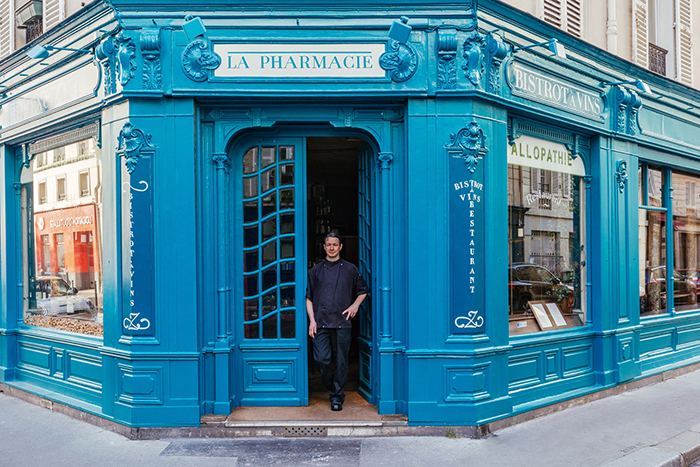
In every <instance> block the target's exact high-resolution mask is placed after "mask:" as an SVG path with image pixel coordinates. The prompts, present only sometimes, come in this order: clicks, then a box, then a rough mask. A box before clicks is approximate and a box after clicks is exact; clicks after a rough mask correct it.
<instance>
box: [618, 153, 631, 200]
mask: <svg viewBox="0 0 700 467" xmlns="http://www.w3.org/2000/svg"><path fill="white" fill-rule="evenodd" d="M628 178H629V174H628V173H627V162H626V161H624V160H623V159H619V160H618V161H617V164H616V170H615V181H616V182H617V188H618V190H620V193H623V192H624V191H625V186H626V185H627V179H628Z"/></svg>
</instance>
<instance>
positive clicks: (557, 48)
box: [513, 38, 566, 58]
mask: <svg viewBox="0 0 700 467" xmlns="http://www.w3.org/2000/svg"><path fill="white" fill-rule="evenodd" d="M541 45H546V46H547V48H548V49H549V51H550V52H552V53H553V54H554V55H556V56H557V57H560V58H566V49H565V48H564V46H563V45H561V44H560V43H559V41H558V40H556V39H554V38H552V39H550V40H548V41H546V42H540V43H538V44H532V45H526V46H524V47H516V48H515V49H513V53H515V52H517V51H519V50H524V49H531V48H533V47H539V46H541Z"/></svg>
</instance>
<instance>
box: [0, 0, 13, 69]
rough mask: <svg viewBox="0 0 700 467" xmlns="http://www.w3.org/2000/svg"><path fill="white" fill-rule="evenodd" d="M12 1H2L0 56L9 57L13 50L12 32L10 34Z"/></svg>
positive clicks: (0, 8)
mask: <svg viewBox="0 0 700 467" xmlns="http://www.w3.org/2000/svg"><path fill="white" fill-rule="evenodd" d="M11 16H12V15H11V14H10V2H9V1H0V58H4V57H7V56H8V55H10V52H12V48H11V46H10V44H11V43H12V34H10V32H11V31H10V18H11Z"/></svg>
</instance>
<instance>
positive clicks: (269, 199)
mask: <svg viewBox="0 0 700 467" xmlns="http://www.w3.org/2000/svg"><path fill="white" fill-rule="evenodd" d="M275 211H277V193H270V194H269V195H268V196H265V197H264V198H263V200H262V217H265V216H269V215H270V214H272V213H273V212H275Z"/></svg>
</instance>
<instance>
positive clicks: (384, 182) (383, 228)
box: [376, 152, 396, 413]
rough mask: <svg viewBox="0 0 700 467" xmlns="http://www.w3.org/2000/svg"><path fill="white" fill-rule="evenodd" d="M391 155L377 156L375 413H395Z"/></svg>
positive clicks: (387, 153)
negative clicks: (377, 312) (379, 323)
mask: <svg viewBox="0 0 700 467" xmlns="http://www.w3.org/2000/svg"><path fill="white" fill-rule="evenodd" d="M393 159H394V154H393V153H392V152H380V153H379V154H378V155H377V167H378V169H379V172H378V176H379V177H378V180H377V184H378V185H379V199H378V200H377V204H376V205H377V207H378V216H377V219H378V224H379V225H378V226H377V230H376V232H378V235H377V242H376V248H378V249H379V252H380V258H381V259H380V261H379V273H378V276H377V288H378V290H379V311H380V315H381V320H380V322H381V328H380V330H379V335H380V340H379V360H380V361H379V381H380V388H379V398H378V399H379V403H378V409H379V413H395V412H396V403H395V401H394V398H395V391H394V352H395V345H394V337H393V331H392V313H391V310H392V307H391V258H392V251H393V248H392V244H391V239H392V238H393V235H392V222H391V218H392V216H391V211H392V209H391V175H392V172H391V162H392V160H393Z"/></svg>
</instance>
